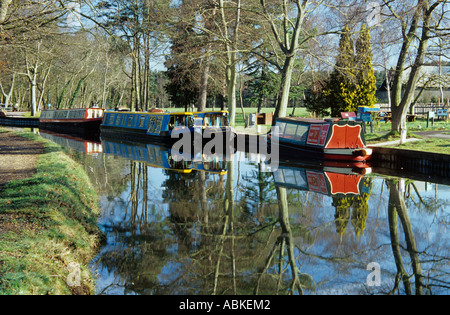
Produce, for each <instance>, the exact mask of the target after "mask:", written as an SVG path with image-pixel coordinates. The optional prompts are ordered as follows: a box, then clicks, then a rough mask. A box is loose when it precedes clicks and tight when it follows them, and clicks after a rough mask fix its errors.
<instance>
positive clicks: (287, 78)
mask: <svg viewBox="0 0 450 315" xmlns="http://www.w3.org/2000/svg"><path fill="white" fill-rule="evenodd" d="M294 60H295V56H287V57H286V61H285V63H284V67H283V70H282V78H281V85H280V94H279V99H278V104H277V107H276V110H275V117H276V118H278V117H286V114H287V108H288V105H289V94H290V91H291V80H292V70H293V69H294ZM274 123H275V121H274Z"/></svg>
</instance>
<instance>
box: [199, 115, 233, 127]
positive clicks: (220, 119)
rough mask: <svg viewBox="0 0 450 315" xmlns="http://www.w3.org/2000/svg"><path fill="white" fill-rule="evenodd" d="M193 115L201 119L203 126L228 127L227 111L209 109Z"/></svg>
mask: <svg viewBox="0 0 450 315" xmlns="http://www.w3.org/2000/svg"><path fill="white" fill-rule="evenodd" d="M194 117H195V118H196V119H197V118H199V119H201V120H202V126H203V127H219V128H220V127H229V126H230V124H229V120H228V112H227V111H211V112H199V113H195V114H194Z"/></svg>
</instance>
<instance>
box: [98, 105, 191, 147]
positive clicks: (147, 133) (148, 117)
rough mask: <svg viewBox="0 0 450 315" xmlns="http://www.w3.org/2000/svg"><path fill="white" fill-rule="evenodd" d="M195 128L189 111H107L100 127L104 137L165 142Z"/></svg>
mask: <svg viewBox="0 0 450 315" xmlns="http://www.w3.org/2000/svg"><path fill="white" fill-rule="evenodd" d="M194 129H195V128H194V115H193V114H192V113H189V112H180V113H160V112H116V111H111V112H110V111H106V112H105V115H104V118H103V122H102V124H101V127H100V130H101V134H102V137H104V136H108V137H109V138H121V139H126V140H135V141H147V140H148V141H152V142H153V141H157V142H164V143H173V142H176V141H178V140H179V139H180V138H181V135H182V134H184V133H186V132H190V133H193V132H194Z"/></svg>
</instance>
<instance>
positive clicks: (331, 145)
mask: <svg viewBox="0 0 450 315" xmlns="http://www.w3.org/2000/svg"><path fill="white" fill-rule="evenodd" d="M276 127H278V128H279V129H278V130H279V146H280V147H279V149H280V155H289V156H294V157H301V158H305V157H307V158H312V159H319V160H326V161H344V162H367V161H369V160H370V158H371V156H372V150H371V149H368V148H367V146H366V141H365V137H364V132H363V128H362V125H361V123H359V122H356V121H341V120H339V119H325V120H316V119H305V118H278V119H277V120H276ZM272 136H273V135H271V136H270V137H269V139H271V137H272ZM272 142H274V141H272ZM272 144H273V143H272Z"/></svg>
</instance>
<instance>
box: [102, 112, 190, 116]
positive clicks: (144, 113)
mask: <svg viewBox="0 0 450 315" xmlns="http://www.w3.org/2000/svg"><path fill="white" fill-rule="evenodd" d="M108 113H109V114H136V115H138V114H139V115H156V116H162V115H164V116H168V115H173V116H192V115H194V113H191V112H176V113H150V112H128V111H109V112H108Z"/></svg>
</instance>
